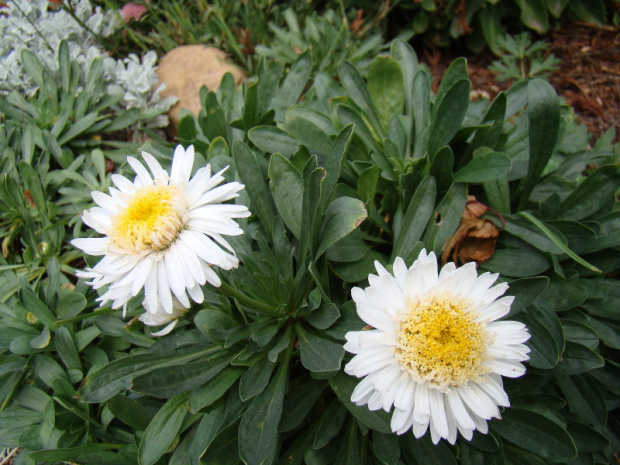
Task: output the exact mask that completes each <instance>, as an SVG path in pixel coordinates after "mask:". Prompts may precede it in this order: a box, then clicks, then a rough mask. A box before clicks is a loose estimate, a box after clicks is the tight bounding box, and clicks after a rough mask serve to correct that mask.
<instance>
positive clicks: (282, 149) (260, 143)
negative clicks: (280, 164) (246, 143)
mask: <svg viewBox="0 0 620 465" xmlns="http://www.w3.org/2000/svg"><path fill="white" fill-rule="evenodd" d="M248 138H249V139H250V140H251V141H252V143H253V144H254V145H256V146H257V147H258V148H259V149H261V150H263V151H265V152H267V153H281V154H283V155H285V156H287V157H290V156H291V155H293V154H294V153H295V152H297V150H298V149H299V146H300V142H299V141H298V140H297V139H296V138H294V137H291V136H290V135H288V134H287V133H286V132H284V131H283V130H282V129H280V128H277V127H274V126H257V127H255V128H253V129H251V130H250V131H249V132H248Z"/></svg>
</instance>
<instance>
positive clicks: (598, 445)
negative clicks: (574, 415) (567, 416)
mask: <svg viewBox="0 0 620 465" xmlns="http://www.w3.org/2000/svg"><path fill="white" fill-rule="evenodd" d="M568 433H569V434H570V435H571V437H572V438H573V441H575V445H576V446H577V449H578V450H579V452H580V453H581V452H597V451H599V450H603V449H605V448H606V447H607V446H609V439H608V438H607V437H605V436H604V435H603V434H601V433H599V432H598V431H597V430H595V429H594V428H592V427H590V426H588V425H585V424H583V423H579V422H577V421H571V420H568Z"/></svg>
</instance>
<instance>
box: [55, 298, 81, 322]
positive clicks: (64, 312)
mask: <svg viewBox="0 0 620 465" xmlns="http://www.w3.org/2000/svg"><path fill="white" fill-rule="evenodd" d="M86 305H87V301H86V297H84V294H81V293H80V292H67V293H65V294H63V295H62V296H61V297H60V299H58V304H57V305H56V310H57V313H58V319H59V320H60V319H63V318H71V317H73V316H76V315H79V314H80V313H81V312H82V310H84V309H85V308H86Z"/></svg>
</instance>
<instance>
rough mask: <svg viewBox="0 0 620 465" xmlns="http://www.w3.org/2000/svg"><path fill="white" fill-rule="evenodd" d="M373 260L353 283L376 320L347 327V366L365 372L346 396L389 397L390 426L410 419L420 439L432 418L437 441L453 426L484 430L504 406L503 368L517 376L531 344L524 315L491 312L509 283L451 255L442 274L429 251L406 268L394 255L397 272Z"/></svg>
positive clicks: (380, 400) (403, 425)
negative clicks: (513, 317) (358, 283)
mask: <svg viewBox="0 0 620 465" xmlns="http://www.w3.org/2000/svg"><path fill="white" fill-rule="evenodd" d="M375 266H376V268H377V272H378V276H376V275H370V276H369V277H368V282H369V284H370V285H369V286H368V287H367V288H366V289H361V288H358V287H356V288H354V289H353V290H352V291H351V295H352V297H353V300H354V301H355V303H356V304H357V313H358V314H359V316H360V318H362V320H364V321H365V322H366V323H368V324H369V325H371V326H372V327H373V328H374V329H371V330H368V331H351V332H349V333H347V334H346V339H347V343H346V344H345V346H344V348H345V349H346V350H347V351H349V352H351V353H353V354H356V355H355V357H353V359H352V360H351V361H350V362H349V363H348V364H347V365H346V366H345V372H346V373H348V374H350V375H354V376H357V377H358V378H362V377H364V379H363V380H362V381H361V382H360V383H359V384H358V385H357V386H356V388H355V390H354V391H353V394H352V396H351V401H352V402H355V403H356V404H357V405H364V404H368V408H369V409H370V410H378V409H381V408H382V409H384V410H385V411H386V412H389V411H390V409H391V408H392V406H394V413H393V414H392V419H391V427H392V431H394V432H396V433H397V434H403V433H405V432H406V431H407V430H409V428H411V429H412V430H413V434H414V435H415V437H417V438H419V437H421V436H423V435H424V434H425V433H426V431H427V430H428V429H429V427H430V431H431V438H432V440H433V442H434V443H435V444H437V442H439V440H440V439H441V438H444V439H447V440H448V442H450V443H451V444H454V442H455V441H456V436H457V431H458V432H460V433H461V435H462V436H463V437H464V438H465V439H467V440H471V438H472V436H473V432H474V430H478V431H480V432H482V433H487V432H488V425H487V420H490V419H491V418H500V412H499V408H498V406H502V407H508V406H509V405H510V402H509V400H508V396H507V395H506V392H505V391H504V388H503V384H502V376H507V377H510V378H516V377H519V376H521V375H523V374H524V373H525V367H524V366H523V365H522V364H521V362H522V361H524V360H528V356H527V353H528V352H529V351H530V350H529V348H528V347H526V346H525V345H524V344H523V343H524V342H526V341H527V340H528V339H529V337H530V335H529V333H528V332H527V328H526V327H525V325H524V324H523V323H520V322H517V321H496V320H498V319H499V318H501V317H503V316H504V315H506V314H507V313H508V312H509V311H510V305H511V304H512V301H513V300H514V297H502V298H499V297H500V296H501V295H502V294H504V292H506V289H508V285H507V284H505V283H502V284H498V285H496V286H493V287H491V286H492V284H493V283H494V282H495V280H496V279H497V276H498V275H497V274H490V273H484V274H483V275H481V276H478V273H477V272H476V267H475V264H474V263H468V264H466V265H465V266H462V267H460V268H457V267H456V266H455V265H454V264H453V263H448V264H447V265H445V266H444V267H443V268H442V269H441V271H440V272H439V273H438V272H437V259H436V257H435V254H434V253H432V252H431V253H430V254H427V253H426V251H425V250H423V251H422V252H421V253H420V255H419V257H418V259H417V260H416V261H415V262H414V263H413V265H411V267H410V268H407V267H406V265H405V262H404V261H403V259H402V258H400V257H399V258H397V259H396V261H395V262H394V268H393V269H394V274H393V275H392V274H390V273H388V271H387V270H386V269H385V268H383V266H381V264H379V263H378V262H375Z"/></svg>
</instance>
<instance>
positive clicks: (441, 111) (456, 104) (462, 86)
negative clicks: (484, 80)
mask: <svg viewBox="0 0 620 465" xmlns="http://www.w3.org/2000/svg"><path fill="white" fill-rule="evenodd" d="M444 79H445V78H444ZM470 87H471V84H470V82H469V80H468V79H462V80H460V81H457V82H456V83H454V84H453V85H452V87H450V89H449V90H448V91H447V92H446V94H445V97H444V98H443V99H441V100H440V101H439V102H437V101H436V102H435V104H434V106H433V113H434V114H435V118H434V119H433V122H432V124H431V129H430V135H429V139H428V140H429V142H428V148H427V151H428V154H429V157H430V160H431V161H432V160H433V158H434V156H435V154H436V153H437V151H438V150H439V149H440V148H441V147H443V146H444V145H447V144H448V143H449V142H450V141H451V140H452V138H453V137H454V135H455V134H456V133H457V131H458V130H459V129H460V127H461V123H462V122H463V118H465V114H466V113H467V108H468V107H469V91H470ZM435 108H437V110H435Z"/></svg>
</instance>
